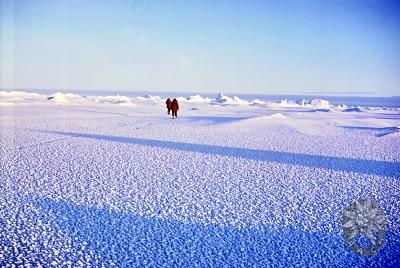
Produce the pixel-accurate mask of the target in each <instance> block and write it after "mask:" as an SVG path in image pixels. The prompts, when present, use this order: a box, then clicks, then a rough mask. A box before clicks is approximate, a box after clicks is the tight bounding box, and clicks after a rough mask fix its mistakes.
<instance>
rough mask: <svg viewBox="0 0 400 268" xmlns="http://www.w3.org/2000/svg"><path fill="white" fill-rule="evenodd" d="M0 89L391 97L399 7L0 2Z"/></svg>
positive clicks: (399, 45)
mask: <svg viewBox="0 0 400 268" xmlns="http://www.w3.org/2000/svg"><path fill="white" fill-rule="evenodd" d="M0 5H1V10H0V12H1V18H0V21H1V27H0V37H1V38H0V56H1V57H0V68H1V69H0V87H2V88H35V89H39V88H46V89H80V90H92V89H93V90H101V89H104V90H116V89H121V90H122V89H125V90H140V91H146V90H149V91H190V92H199V93H201V92H220V91H223V92H231V93H261V94H276V93H280V94H356V95H361V94H371V95H400V92H399V91H400V90H399V87H400V1H399V0H397V1H394V0H393V1H390V0H387V1H380V0H375V1H371V0H370V1H368V0H353V1H349V0H341V1H339V0H332V1H328V0H326V1H322V0H321V1H317V0H309V1H307V0H304V1H261V0H260V1H250V0H242V1H237V0H227V1H222V0H221V1H212V0H209V1H183V0H182V1H172V0H170V1H161V0H160V1H156V0H154V1H153V0H126V1H118V0H116V1H79V0H60V1H55V0H54V1H51V0H37V1H29V0H14V1H13V0H3V1H1V2H0Z"/></svg>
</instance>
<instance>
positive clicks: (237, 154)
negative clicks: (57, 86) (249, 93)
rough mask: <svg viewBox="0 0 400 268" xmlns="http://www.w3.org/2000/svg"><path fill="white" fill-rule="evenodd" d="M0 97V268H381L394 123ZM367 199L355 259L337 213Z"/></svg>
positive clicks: (376, 112) (286, 103)
mask: <svg viewBox="0 0 400 268" xmlns="http://www.w3.org/2000/svg"><path fill="white" fill-rule="evenodd" d="M179 100H180V111H179V112H178V118H177V119H172V118H171V117H170V116H168V115H167V111H166V108H165V104H164V102H165V99H164V97H163V96H150V95H148V96H122V95H112V96H111V95H109V96H107V95H104V96H98V95H88V96H87V97H84V96H83V95H78V94H65V93H57V94H49V95H45V94H33V93H29V92H9V91H1V92H0V159H1V160H0V182H1V183H0V266H1V267H3V266H5V267H7V266H10V267H11V266H12V265H13V264H15V265H22V266H28V265H29V264H30V265H38V264H41V265H42V266H66V267H68V266H71V267H76V266H92V267H101V266H102V265H104V266H107V267H108V266H116V267H132V266H149V267H159V266H165V267H193V266H201V267H210V266H214V267H221V266H244V267H250V266H251V267H266V266H274V267H275V266H277V267H291V266H306V267H315V266H330V267H345V266H346V267H348V266H352V267H365V266H370V267H385V266H386V267H388V266H396V265H397V266H398V265H399V263H400V261H399V256H400V224H399V223H400V216H399V215H400V154H399V153H398V152H399V151H400V142H399V141H400V132H399V129H400V128H399V126H400V111H399V110H398V109H397V108H396V107H389V106H388V107H386V108H384V107H378V106H375V105H373V106H368V105H364V106H363V105H349V104H344V103H332V102H331V101H329V100H326V99H319V98H316V99H307V98H304V99H302V98H301V99H294V98H293V99H291V98H290V99H287V100H277V101H268V100H262V99H259V100H258V101H255V100H254V99H244V98H240V96H238V97H236V98H235V97H233V96H226V95H223V94H220V95H218V96H216V97H215V96H214V97H207V96H187V97H186V96H184V97H182V98H180V99H179ZM366 197H368V198H372V199H374V200H375V201H376V202H377V203H378V204H379V205H380V206H381V207H382V208H383V210H384V212H385V215H386V217H387V220H388V226H387V227H388V233H387V237H386V242H385V244H384V246H383V247H382V248H381V250H380V251H379V253H378V254H377V255H376V256H371V257H362V256H359V255H357V254H356V253H354V252H352V251H351V250H350V249H349V248H348V246H347V245H346V244H345V242H344V239H343V236H342V233H343V228H342V216H343V214H342V213H343V210H344V208H345V207H346V206H348V205H349V204H350V203H351V202H353V201H355V200H358V199H360V198H366Z"/></svg>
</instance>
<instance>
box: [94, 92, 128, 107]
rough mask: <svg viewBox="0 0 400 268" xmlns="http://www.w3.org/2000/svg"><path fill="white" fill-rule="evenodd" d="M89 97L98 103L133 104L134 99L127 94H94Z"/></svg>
mask: <svg viewBox="0 0 400 268" xmlns="http://www.w3.org/2000/svg"><path fill="white" fill-rule="evenodd" d="M87 98H88V99H90V100H92V101H94V102H96V103H104V104H119V105H132V104H133V103H132V100H131V98H129V97H126V96H120V95H119V94H117V95H116V96H93V97H87Z"/></svg>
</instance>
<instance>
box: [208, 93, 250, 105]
mask: <svg viewBox="0 0 400 268" xmlns="http://www.w3.org/2000/svg"><path fill="white" fill-rule="evenodd" d="M213 103H214V104H222V105H246V104H249V102H248V101H245V100H242V99H240V98H239V97H237V96H233V98H231V97H228V96H225V95H224V94H223V93H219V94H218V96H217V98H216V99H215V100H214V101H213Z"/></svg>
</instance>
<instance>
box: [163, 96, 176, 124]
mask: <svg viewBox="0 0 400 268" xmlns="http://www.w3.org/2000/svg"><path fill="white" fill-rule="evenodd" d="M165 104H166V105H167V110H168V114H170V112H171V111H172V119H175V117H176V118H178V111H179V103H178V100H177V99H175V98H174V99H173V100H172V101H171V99H170V98H168V99H167V101H166V102H165Z"/></svg>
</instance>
